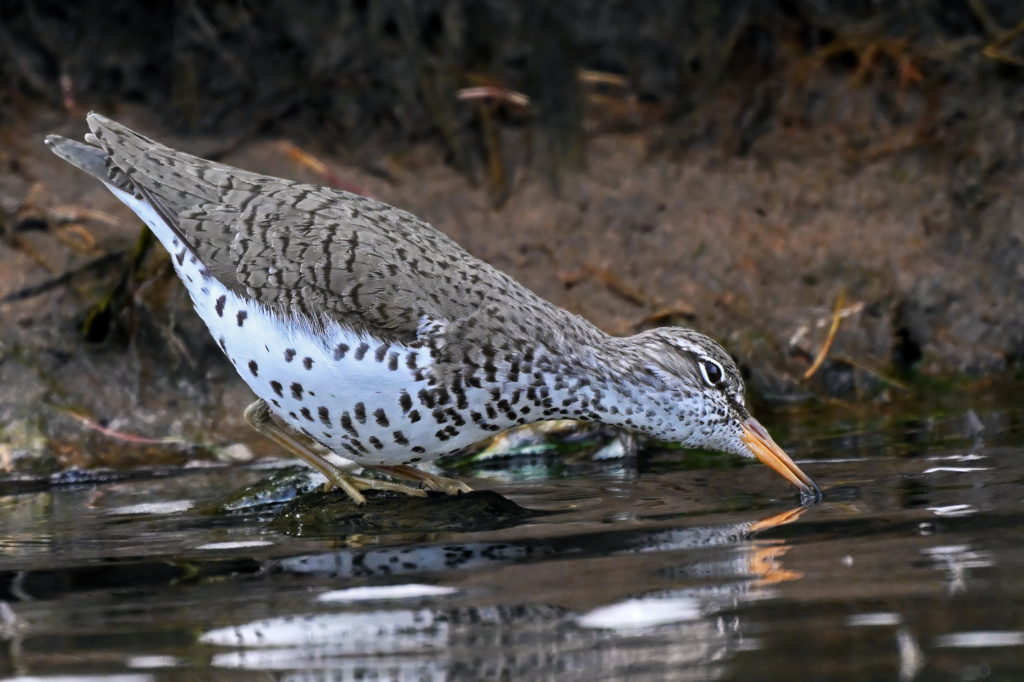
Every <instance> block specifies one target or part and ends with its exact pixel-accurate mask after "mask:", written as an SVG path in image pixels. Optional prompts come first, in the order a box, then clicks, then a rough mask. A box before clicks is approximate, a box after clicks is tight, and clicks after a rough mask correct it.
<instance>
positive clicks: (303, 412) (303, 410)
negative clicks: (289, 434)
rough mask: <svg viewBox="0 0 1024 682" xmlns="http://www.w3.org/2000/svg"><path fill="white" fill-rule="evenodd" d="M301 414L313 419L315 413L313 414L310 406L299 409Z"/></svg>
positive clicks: (310, 419)
mask: <svg viewBox="0 0 1024 682" xmlns="http://www.w3.org/2000/svg"><path fill="white" fill-rule="evenodd" d="M299 414H301V415H302V416H303V417H305V418H306V419H308V420H309V421H313V415H312V413H310V411H309V408H308V407H303V408H302V409H301V410H299Z"/></svg>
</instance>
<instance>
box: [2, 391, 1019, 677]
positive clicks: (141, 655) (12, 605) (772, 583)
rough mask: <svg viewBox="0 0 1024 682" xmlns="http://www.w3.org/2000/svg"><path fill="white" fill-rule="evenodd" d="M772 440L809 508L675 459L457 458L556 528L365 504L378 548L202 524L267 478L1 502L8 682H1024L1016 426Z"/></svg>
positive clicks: (262, 471) (872, 429)
mask: <svg viewBox="0 0 1024 682" xmlns="http://www.w3.org/2000/svg"><path fill="white" fill-rule="evenodd" d="M776 433H777V434H778V436H777V440H779V442H780V444H782V445H783V446H784V447H785V448H786V449H787V451H789V452H790V453H791V454H792V455H793V457H794V459H796V460H797V461H798V462H799V463H800V465H801V466H802V468H803V469H804V470H805V471H807V472H808V473H809V474H810V475H812V476H813V477H814V478H815V479H816V480H817V482H818V483H819V485H821V487H822V489H823V490H824V492H825V495H826V497H825V500H824V502H822V503H821V504H819V505H817V506H813V507H800V506H799V500H798V498H797V496H796V493H795V491H793V490H792V489H789V488H788V486H787V484H786V483H785V482H784V481H783V480H782V479H781V478H779V477H778V476H777V475H775V474H774V473H772V472H771V471H769V470H768V469H766V468H765V467H762V466H760V465H757V464H756V463H753V464H750V465H744V464H743V463H740V462H737V461H736V460H735V459H733V458H729V457H724V456H723V457H711V456H707V455H700V456H696V455H695V456H691V457H688V456H686V455H685V453H683V452H680V451H662V452H645V453H642V455H641V457H639V458H638V459H635V460H603V461H598V462H594V461H592V460H590V459H589V458H588V457H587V456H586V453H584V454H583V455H582V456H581V455H580V454H579V453H576V454H575V455H574V457H573V458H572V459H571V460H569V459H568V455H567V454H558V452H557V451H556V452H547V453H543V452H542V453H540V454H535V455H532V456H530V457H519V458H516V459H514V460H505V461H504V462H499V463H495V462H493V461H490V462H480V463H476V464H469V465H466V466H464V467H463V469H462V471H463V472H464V473H465V474H466V475H467V480H469V482H470V483H471V484H473V485H474V486H475V487H477V488H483V489H489V490H494V491H496V492H499V493H501V494H502V495H504V496H505V497H507V498H508V499H509V500H512V501H514V502H515V503H516V504H518V505H519V506H521V507H522V508H525V509H526V510H534V511H536V512H543V513H535V514H528V513H524V514H523V515H520V516H516V515H515V514H512V515H507V510H503V509H499V508H497V507H493V505H492V506H486V510H487V511H484V512H476V511H474V512H465V513H463V515H462V518H458V514H459V513H460V512H459V511H458V508H456V518H449V517H443V516H440V514H441V512H435V511H434V508H433V507H430V508H427V509H426V511H418V512H416V514H415V515H412V518H399V519H398V521H395V516H394V515H390V514H388V513H380V510H379V509H378V515H377V516H378V517H379V518H377V520H376V522H377V523H378V525H372V526H367V527H368V528H373V529H376V530H373V531H372V532H363V531H360V530H359V525H358V524H359V519H356V520H355V521H354V523H355V524H356V525H355V526H353V525H352V523H353V521H352V519H348V520H346V521H345V523H346V524H348V525H345V526H344V528H346V529H347V530H346V531H345V532H337V531H331V528H335V527H333V526H329V525H328V526H323V525H311V524H305V525H303V524H295V523H285V524H282V523H281V522H280V520H278V521H276V522H275V521H274V519H275V517H277V516H279V515H280V513H281V506H280V505H279V506H264V507H261V508H249V509H243V510H241V511H238V512H235V513H232V514H224V513H219V512H215V511H214V510H215V509H216V508H217V507H218V505H220V504H222V503H223V502H224V500H226V499H228V498H229V497H230V496H231V495H232V494H233V493H237V492H238V491H240V490H244V489H246V487H247V486H249V485H251V484H254V483H256V482H258V481H260V480H262V479H265V478H267V477H268V476H269V475H270V474H271V473H273V472H272V469H271V465H267V464H263V465H260V466H253V467H249V468H239V467H224V466H210V465H201V466H195V467H192V468H187V469H181V470H152V471H140V472H135V473H134V474H133V475H130V476H125V475H123V474H120V475H111V476H109V477H102V476H101V477H99V478H94V477H90V476H77V477H76V476H74V475H71V476H64V477H58V478H56V479H54V480H52V481H41V482H28V483H25V482H23V483H9V484H7V485H6V488H5V491H6V494H5V495H4V496H3V497H0V505H2V512H0V525H2V533H0V543H2V549H3V551H2V554H0V586H2V590H0V599H2V600H3V603H2V604H0V636H2V637H3V639H4V646H3V647H2V648H0V674H2V675H4V676H6V677H7V678H10V679H18V678H19V677H20V678H28V677H31V678H43V679H46V678H56V677H59V676H65V675H77V676H96V677H103V676H108V677H112V678H113V679H118V680H121V679H123V680H140V681H142V680H179V679H196V678H199V679H210V680H221V679H223V680H242V679H254V678H256V674H257V673H256V672H255V671H263V672H262V673H260V675H261V677H259V678H258V679H288V680H293V679H294V680H298V679H301V680H307V679H330V680H349V679H351V680H356V679H396V680H406V679H408V680H476V679H559V680H588V681H592V680H613V679H630V680H645V679H649V680H663V679H680V680H705V679H712V680H758V679H851V680H864V679H887V680H947V679H948V680H980V679H1018V676H1019V675H1020V673H1021V671H1024V581H1022V580H1021V579H1020V576H1021V575H1022V574H1024V543H1022V541H1021V537H1022V530H1024V515H1022V511H1024V486H1022V474H1024V449H1022V446H1024V420H1022V419H1021V418H1020V414H1019V413H1018V412H1017V411H1016V410H998V409H990V410H987V411H982V412H979V413H977V414H976V413H974V412H969V411H962V412H957V413H955V414H952V415H950V416H944V417H928V418H907V419H902V420H895V419H890V420H885V421H884V422H883V421H878V422H877V423H874V422H872V421H871V420H864V419H854V418H849V417H847V418H830V419H829V420H827V421H822V420H821V419H818V420H816V421H814V422H813V423H812V421H811V420H802V419H800V418H795V419H792V420H790V421H789V422H788V423H786V424H783V425H780V426H778V427H777V428H776ZM283 464H285V463H282V465H283ZM488 499H489V498H488ZM485 501H486V500H485ZM373 504H374V502H371V505H373ZM489 504H490V503H489V502H488V505H489ZM441 506H442V505H436V507H437V508H438V509H439V508H440V507H441ZM467 508H468V507H467ZM477 513H479V514H480V515H481V517H482V518H481V523H480V524H479V525H474V524H475V522H476V519H474V518H468V519H467V518H466V516H467V515H469V516H472V515H473V514H477ZM488 514H490V515H492V516H494V518H489V519H488V518H483V517H486V516H487V515H488ZM398 516H399V517H400V516H401V515H400V514H399V515H398ZM408 516H409V515H406V517H408ZM497 517H501V518H497ZM485 521H494V522H493V523H485ZM380 523H384V524H385V526H384V527H386V528H387V529H390V530H381V528H382V526H380V525H379V524H380ZM483 528H486V529H483Z"/></svg>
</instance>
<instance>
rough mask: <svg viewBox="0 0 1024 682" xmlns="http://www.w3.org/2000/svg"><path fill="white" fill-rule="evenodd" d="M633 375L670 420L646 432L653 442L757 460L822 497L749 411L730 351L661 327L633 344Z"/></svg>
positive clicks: (802, 490)
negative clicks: (647, 385)
mask: <svg viewBox="0 0 1024 682" xmlns="http://www.w3.org/2000/svg"><path fill="white" fill-rule="evenodd" d="M629 341H630V343H631V345H632V347H633V349H634V354H633V358H634V362H639V363H640V364H641V367H638V368H634V369H633V371H637V370H639V371H638V372H637V373H638V374H640V375H642V376H644V377H645V378H646V379H647V381H648V382H650V384H652V385H653V386H656V387H657V392H658V393H660V394H661V396H662V397H661V398H660V400H659V402H661V403H662V410H661V411H662V412H663V413H667V414H668V416H669V417H670V418H667V419H663V420H658V421H660V422H661V423H660V424H658V423H657V421H656V422H655V424H654V426H653V428H651V425H649V424H648V425H646V426H647V428H644V429H642V430H643V431H645V432H646V433H648V434H649V435H651V436H653V437H654V438H658V439H661V440H665V441H669V442H677V443H680V444H683V445H686V446H689V447H697V448H706V449H709V450H720V451H723V452H729V453H733V454H737V455H741V456H744V457H757V458H758V459H759V460H761V462H763V463H764V464H767V465H768V466H769V467H771V468H772V469H774V470H775V471H776V472H778V473H779V474H781V475H782V476H783V477H784V478H785V479H786V480H787V481H789V482H790V483H792V484H793V485H795V486H796V487H797V488H798V489H799V490H800V493H801V495H802V496H803V497H807V498H813V499H815V500H817V499H820V498H821V491H820V490H819V489H818V486H817V485H815V484H814V481H812V480H811V479H810V477H808V476H807V474H805V473H804V472H803V471H801V470H800V467H798V466H797V465H796V463H794V462H793V460H792V459H790V457H789V456H788V455H787V454H786V453H785V452H784V451H783V450H782V448H780V447H779V446H778V445H776V444H775V441H773V440H772V437H771V436H769V435H768V432H767V431H766V430H765V429H764V427H763V426H761V424H760V423H758V421H757V420H756V419H754V418H753V417H752V416H751V415H750V412H749V411H748V410H747V406H746V401H745V400H744V397H743V379H742V377H741V376H740V371H739V368H738V367H737V366H736V363H735V362H733V359H732V358H731V357H730V356H729V354H728V353H726V352H725V349H724V348H722V347H721V346H720V345H718V344H717V343H716V342H715V341H713V340H712V339H710V338H708V337H707V336H704V335H703V334H698V333H697V332H695V331H692V330H690V329H684V328H682V327H661V328H658V329H653V330H650V331H647V332H643V333H641V334H637V335H636V336H633V337H631V338H630V339H629Z"/></svg>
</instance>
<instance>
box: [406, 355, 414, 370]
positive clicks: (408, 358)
mask: <svg viewBox="0 0 1024 682" xmlns="http://www.w3.org/2000/svg"><path fill="white" fill-rule="evenodd" d="M405 366H406V367H408V368H409V369H416V351H410V352H409V354H408V355H406V356H405Z"/></svg>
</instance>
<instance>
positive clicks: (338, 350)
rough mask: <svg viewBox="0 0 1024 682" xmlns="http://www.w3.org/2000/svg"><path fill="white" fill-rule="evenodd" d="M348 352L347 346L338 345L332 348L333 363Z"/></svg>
mask: <svg viewBox="0 0 1024 682" xmlns="http://www.w3.org/2000/svg"><path fill="white" fill-rule="evenodd" d="M347 352H348V344H344V343H339V344H338V345H337V346H335V348H334V361H335V362H337V361H338V360H341V359H342V358H343V357H345V353H347Z"/></svg>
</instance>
